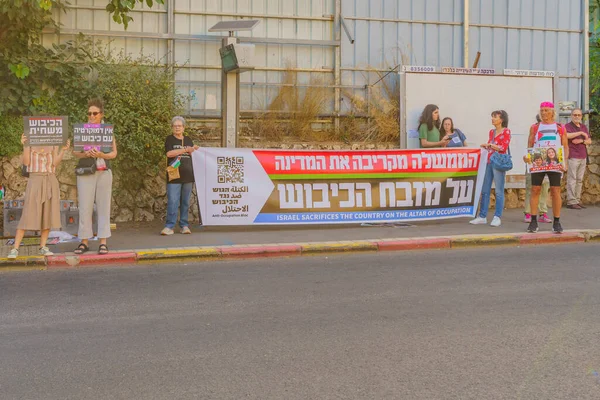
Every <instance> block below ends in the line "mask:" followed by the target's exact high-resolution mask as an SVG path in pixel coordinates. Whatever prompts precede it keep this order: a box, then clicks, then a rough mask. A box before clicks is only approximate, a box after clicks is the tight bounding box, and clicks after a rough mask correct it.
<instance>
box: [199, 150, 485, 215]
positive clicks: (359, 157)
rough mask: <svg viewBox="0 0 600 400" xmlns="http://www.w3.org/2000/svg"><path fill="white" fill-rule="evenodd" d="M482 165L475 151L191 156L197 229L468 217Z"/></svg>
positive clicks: (235, 152)
mask: <svg viewBox="0 0 600 400" xmlns="http://www.w3.org/2000/svg"><path fill="white" fill-rule="evenodd" d="M486 161H487V157H486V156H485V155H484V156H482V151H481V149H475V148H473V149H469V148H452V149H418V150H389V151H388V150H385V151H377V150H365V151H304V150H302V151H296V150H253V149H223V148H202V149H200V150H198V151H195V152H193V153H192V162H193V165H194V176H195V179H196V186H197V188H198V202H199V207H200V212H201V214H202V223H203V224H205V225H251V224H266V225H276V224H330V223H338V224H339V223H362V222H397V221H419V220H432V219H443V218H456V217H474V216H475V213H476V211H477V205H478V199H479V195H480V193H481V186H482V183H483V175H484V174H483V172H484V171H485V166H486Z"/></svg>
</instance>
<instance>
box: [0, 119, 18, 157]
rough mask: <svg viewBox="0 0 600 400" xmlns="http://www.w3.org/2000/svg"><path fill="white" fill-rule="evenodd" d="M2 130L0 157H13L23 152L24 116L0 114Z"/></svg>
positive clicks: (0, 129) (0, 127)
mask: <svg viewBox="0 0 600 400" xmlns="http://www.w3.org/2000/svg"><path fill="white" fill-rule="evenodd" d="M0 132H2V145H1V146H0V157H12V156H16V155H17V154H21V152H22V150H23V147H22V146H21V134H22V133H23V118H22V117H16V116H11V115H0Z"/></svg>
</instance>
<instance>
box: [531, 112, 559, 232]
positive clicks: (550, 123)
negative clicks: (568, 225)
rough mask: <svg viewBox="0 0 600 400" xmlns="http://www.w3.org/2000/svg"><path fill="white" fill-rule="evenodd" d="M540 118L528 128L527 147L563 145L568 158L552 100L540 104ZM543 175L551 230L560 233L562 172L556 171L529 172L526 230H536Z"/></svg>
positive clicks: (556, 146) (555, 146)
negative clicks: (547, 189) (546, 182)
mask: <svg viewBox="0 0 600 400" xmlns="http://www.w3.org/2000/svg"><path fill="white" fill-rule="evenodd" d="M540 118H541V119H542V121H541V122H539V123H537V124H534V125H532V126H531V128H530V129H529V140H528V141H527V143H528V146H527V147H529V148H540V147H554V148H555V149H556V148H558V147H560V146H563V148H564V157H565V159H568V158H569V144H568V141H567V133H566V131H565V127H564V126H563V125H561V124H558V123H556V121H555V118H556V112H555V111H554V104H553V103H552V102H550V101H545V102H543V103H542V104H540ZM529 162H531V161H529ZM567 169H568V168H567V167H564V168H563V171H565V172H566V170H567ZM545 176H548V180H549V181H550V193H551V194H552V213H553V214H554V221H553V223H552V232H554V233H562V232H563V228H562V225H561V224H560V208H561V207H562V199H561V197H560V181H561V178H562V172H557V171H545V172H536V173H533V174H531V222H530V223H529V226H528V227H527V231H528V232H531V233H535V232H537V231H538V221H537V215H538V203H539V200H540V193H541V191H542V182H543V180H544V177H545Z"/></svg>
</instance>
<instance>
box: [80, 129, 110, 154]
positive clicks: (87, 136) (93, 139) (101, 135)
mask: <svg viewBox="0 0 600 400" xmlns="http://www.w3.org/2000/svg"><path fill="white" fill-rule="evenodd" d="M113 130H114V126H113V125H112V124H74V125H73V149H74V150H75V151H88V150H92V149H96V150H98V151H103V150H106V151H110V150H111V149H112V143H113Z"/></svg>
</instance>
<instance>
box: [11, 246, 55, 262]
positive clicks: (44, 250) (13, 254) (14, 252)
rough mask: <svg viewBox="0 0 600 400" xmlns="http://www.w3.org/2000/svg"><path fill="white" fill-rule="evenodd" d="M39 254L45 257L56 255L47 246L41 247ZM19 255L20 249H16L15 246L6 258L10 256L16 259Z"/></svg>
mask: <svg viewBox="0 0 600 400" xmlns="http://www.w3.org/2000/svg"><path fill="white" fill-rule="evenodd" d="M39 254H40V256H44V257H45V256H53V255H54V253H53V252H51V251H50V249H49V248H48V247H46V246H44V247H40V250H39ZM17 257H19V249H15V248H13V249H11V250H10V253H8V256H6V258H10V259H15V258H17Z"/></svg>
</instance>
